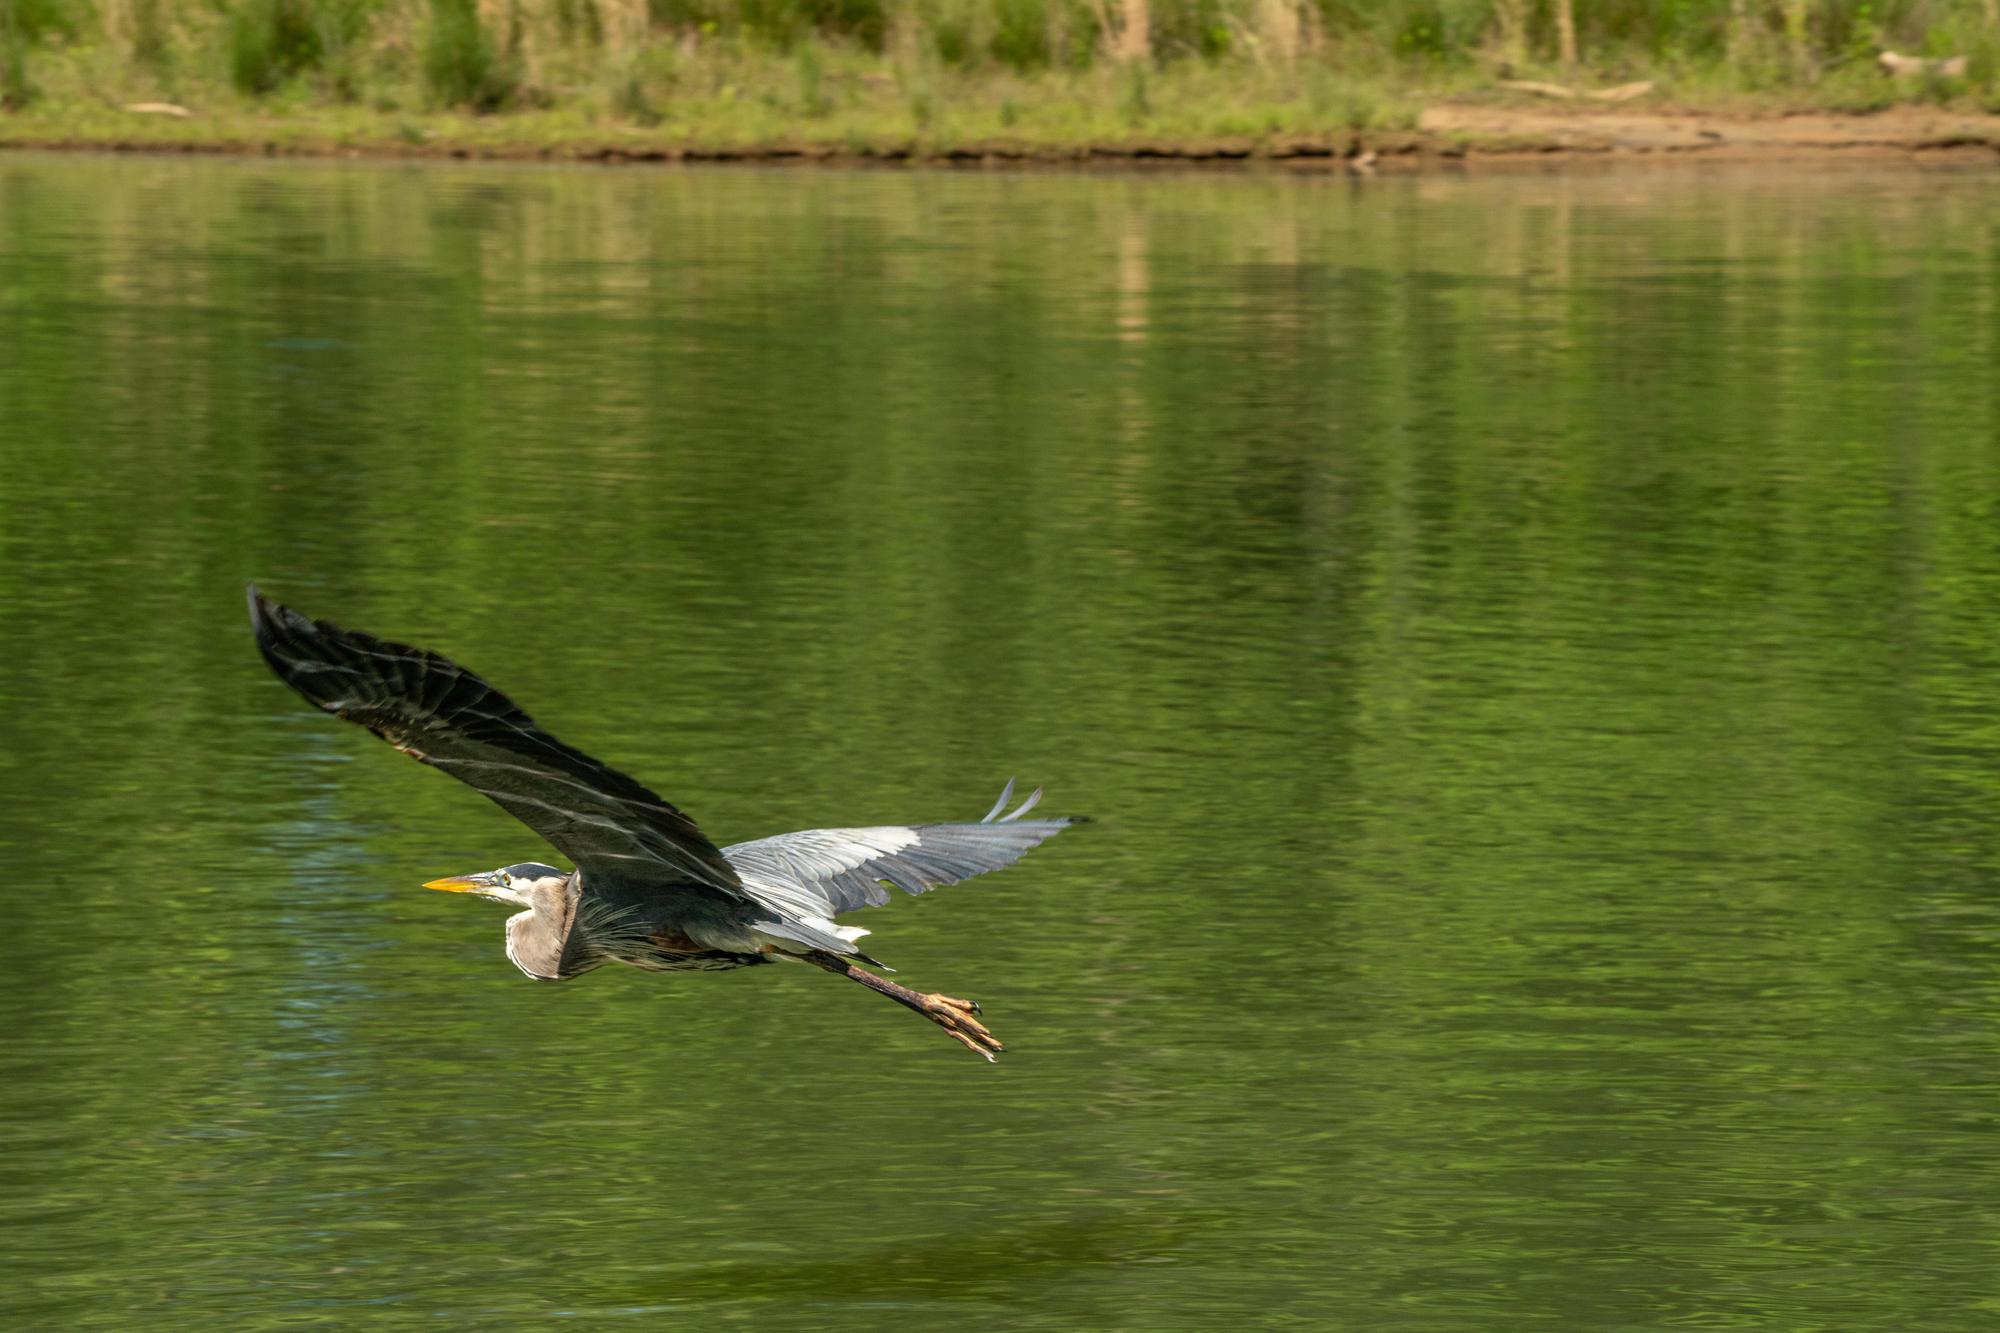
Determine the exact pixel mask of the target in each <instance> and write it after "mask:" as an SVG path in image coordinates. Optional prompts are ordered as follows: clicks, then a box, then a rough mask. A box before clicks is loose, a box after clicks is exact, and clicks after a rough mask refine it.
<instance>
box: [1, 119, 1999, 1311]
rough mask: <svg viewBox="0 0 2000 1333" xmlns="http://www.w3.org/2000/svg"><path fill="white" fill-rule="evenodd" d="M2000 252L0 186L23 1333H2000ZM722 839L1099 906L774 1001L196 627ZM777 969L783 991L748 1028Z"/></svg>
mask: <svg viewBox="0 0 2000 1333" xmlns="http://www.w3.org/2000/svg"><path fill="white" fill-rule="evenodd" d="M1996 203H2000V185H1996V183H1994V182H1993V181H1991V180H1990V179H1988V178H1984V177H1969V176H1956V175H1917V174H1898V175H1867V174H1855V175H1848V176H1841V177H1837V178H1833V179H1821V180H1813V179H1808V178H1787V177H1770V176H1763V177H1758V176H1721V177H1711V176H1702V175H1696V174H1694V173H1692V172H1689V173H1661V174H1658V175H1652V176H1644V177H1621V176H1603V177H1597V178H1577V177H1570V178H1550V179H1539V178H1537V179H1525V178H1524V179H1518V180H1494V181H1447V180H1428V181H1424V182H1421V183H1415V182H1398V181H1383V182H1368V183H1366V184H1364V185H1361V186H1359V187H1358V188H1357V187H1355V186H1352V185H1351V184H1350V183H1347V182H1329V181H1319V180H1290V179H1258V178H1239V177H1231V178H1209V177H1200V176H1171V177H1167V176H1162V177H1144V178H1140V177H1124V178H1101V179H1100V178H1081V177H1079V178H1069V177H1037V176H1006V177H984V176H981V177H957V176H940V175H927V176H903V175H893V174H859V173H857V174H835V173H824V174H822V173H797V174H787V173H757V172H726V171H721V172H706V173H694V172H689V173H651V172H641V171H632V172H625V173H596V172H583V171H532V170H520V171H503V170H477V171H473V170H467V171H453V170H440V169H436V168H422V169H417V168H380V167H368V168H336V167H321V166H310V167H309V166H283V167H273V166H267V165H259V164H239V163H181V162H165V161H110V160H94V159H59V158H32V157H8V158H6V159H4V160H0V458H4V461H5V469H4V473H0V643H4V644H5V645H6V652H5V653H4V654H0V706H4V709H5V713H4V716H5V718H6V730H5V733H4V736H5V744H4V745H0V782H4V784H5V786H4V790H5V793H6V796H7V800H6V801H5V802H4V803H0V842H4V851H5V855H6V858H7V861H8V863H9V865H10V868H11V871H12V873H11V875H10V876H9V878H10V881H11V888H10V890H9V898H8V919H7V925H6V927H5V929H4V930H0V1020H4V1023H5V1028H6V1031H7V1032H8V1040H7V1041H6V1042H5V1043H4V1044H3V1045H0V1182H4V1185H5V1188H4V1189H0V1254H4V1255H6V1256H7V1258H6V1267H7V1270H8V1271H7V1273H6V1276H7V1277H8V1279H9V1280H8V1282H7V1284H6V1288H5V1294H4V1295H0V1311H4V1312H7V1313H8V1314H9V1315H10V1317H11V1320H12V1321H13V1322H24V1323H29V1324H41V1325H49V1326H55V1325H61V1326H65V1327H86V1326H88V1327H105V1328H125V1327H133V1326H169V1325H181V1326H184V1325H186V1324H189V1323H193V1322H197V1321H201V1320H208V1321H211V1322H214V1321H221V1322H222V1323H224V1324H226V1325H227V1326H230V1327H276V1326H279V1325H292V1324H303V1325H307V1326H310V1325H312V1324H314V1323H325V1324H329V1325H339V1326H346V1325H350V1324H352V1323H354V1322H357V1321H361V1320H386V1321H397V1320H407V1321H412V1322H414V1321H417V1320H427V1321H430V1322H436V1321H438V1320H445V1321H448V1322H451V1323H453V1324H455V1325H457V1326H468V1327H479V1326H501V1325H508V1324H518V1323H521V1322H528V1321H545V1320H552V1319H554V1318H557V1317H573V1318H576V1319H580V1320H583V1321H584V1322H585V1323H599V1322H607V1321H609V1320H611V1319H613V1318H617V1317H632V1318H638V1319H641V1320H653V1321H658V1320H662V1319H666V1320H672V1319H675V1318H680V1319H685V1320H687V1321H689V1322H697V1323H706V1322H718V1321H730V1320H741V1321H744V1322H755V1323H757V1324H759V1325H760V1326H770V1327H792V1328H835V1327H840V1328H862V1329H868V1328H878V1327H882V1326H884V1325H886V1324H888V1323H890V1322H895V1323H898V1324H900V1325H902V1326H905V1327H935V1326H943V1325H945V1324H946V1323H949V1324H950V1325H951V1326H953V1327H954V1328H961V1329H967V1330H971V1329H984V1328H991V1329H1015V1328H1051V1329H1066V1328H1077V1327H1092V1328H1134V1329H1140V1328H1162V1327H1187V1328H1221V1327H1231V1326H1243V1325H1246V1324H1255V1325H1259V1326H1273V1327H1277V1326H1289V1325H1298V1326H1308V1327H1336V1328H1354V1329H1384V1328H1407V1329H1432V1328H1454V1329H1456V1328H1475V1329H1477V1328H1493V1327H1503V1326H1505V1327H1592V1328H1612V1327H1617V1328H1631V1327H1655V1326H1660V1327H1666V1326H1681V1325H1688V1326H1712V1327H1766V1326H1768V1327H1782V1328H1840V1329H1852V1328H1858V1327H1873V1328H1885V1329H1887V1328H1911V1327H1922V1328H1927V1329H1941V1328H1978V1327H1984V1326H1987V1325H1988V1324H1989V1323H1990V1321H1991V1320H1992V1319H1993V1317H1994V1313H1995V1310H1996V1309H1997V1308H2000V1280H1996V1278H1995V1277H1994V1273H1995V1271H1996V1265H1995V1263H1994V1260H1995V1257H1996V1256H1995V1240H1996V1235H2000V1232H1996V1225H1995V1224H1996V1214H2000V1181H1996V1177H1995V1167H1996V1164H2000V1163H1996V1148H1995V1138H1994V1131H1995V1125H1996V1119H1995V1114H1996V1113H1995V1111H1994V1106H1995V1099H1994V1093H1995V1090H1996V1087H1995V1085H1996V1082H2000V1079H1996V1077H1995V1073H1994V1068H1995V1060H1996V1057H2000V1029H1996V1020H1995V1004H1996V1000H2000V987H1996V984H1995V966H1996V962H2000V949H1997V948H1996V945H2000V906H1996V900H1995V893H1996V869H2000V867H1996V858H1995V856H1994V853H1993V851H1992V840H1991V831H1992V830H1993V829H1994V828H1995V827H1996V826H2000V781H1996V776H1997V775H2000V710H1996V708H1995V706H1994V701H1995V699H1996V698H2000V685H1996V683H1995V681H1996V675H1995V672H1994V670H1993V668H1994V667H1995V665H1996V664H2000V648H1996V646H1995V645H1996V644H2000V635H1997V634H1996V628H2000V542H1996V536H1995V534H1996V528H1995V521H1994V520H1995V511H1996V504H2000V431H1996V426H2000V397H1996V390H1995V384H1996V380H1995V378H1994V376H1993V374H1992V371H1991V368H1992V367H1993V366H1994V365H1995V364H1996V362H2000V356H1996V352H1997V351H2000V348H1996V343H2000V270H1996V267H1995V263H1994V255H1995V254H1996V253H2000V248H1996V244H1995V242H1996V228H2000V222H1996V218H2000V211H1996V209H1995V205H1996ZM252 576H254V577H258V578H260V579H262V580H264V581H265V582H266V583H267V584H268V585H269V586H270V587H271V588H272V589H273V590H274V591H275V592H277V593H279V594H280V595H282V596H285V597H286V598H287V599H289V600H293V601H295V602H297V603H298V604H300V605H302V606H304V607H306V608H308V609H310V610H313V611H315V612H318V613H320V614H326V615H330V616H333V617H335V618H338V619H342V620H344V621H347V622H349V623H353V624H357V625H361V626H364V627H367V628H370V629H373V630H376V631H378V632H382V633H388V634H393V635H397V636H400V637H406V638H410V639H414V640H416V641H419V642H422V643H425V644H428V645H432V646H436V647H439V648H442V649H445V650H447V651H450V652H451V653H453V654H454V655H456V656H459V657H461V658H462V659H463V660H466V661H468V662H470V663H472V664H473V665H475V666H476V667H478V668H479V669H481V670H483V671H485V672H487V673H488V674H490V675H492V676H494V677H495V678H497V679H498V680H499V681H500V683H501V684H502V685H503V686H504V687H505V688H506V689H508V690H509V691H510V692H512V693H514V694H516V695H517V696H518V697H520V698H521V699H522V700H524V701H525V702H526V703H527V705H528V706H529V707H530V708H531V709H532V710H533V711H534V712H535V713H536V714H537V716H538V717H540V718H541V719H542V720H543V721H544V722H545V723H547V724H549V725H550V726H551V727H552V728H554V729H555V730H557V731H558V732H559V733H560V734H562V735H563V736H564V737H565V738H567V739H569V740H571V741H573V742H575V743H577V744H579V745H581V746H583V747H585V748H587V749H590V750H592V751H593V752H596V753H598V754H601V755H603V756H604V757H606V758H608V759H610V760H612V761H614V762H617V763H620V764H622V765H624V766H626V767H629V768H631V769H632V770H633V771H635V772H636V773H638V774H640V775H642V776H643V777H645V778H647V779H648V780H649V781H651V782H653V783H654V784H655V785H656V786H658V787H659V788H660V789H661V790H663V791H664V792H666V793H667V794H669V795H670V796H671V797H672V798H674V799H676V800H677V801H679V802H681V803H682V804H684V805H685V806H686V807H687V808H689V809H690V811H691V812H693V813H694V814H695V815H696V816H697V817H699V818H700V819H701V820H702V821H703V822H704V824H705V826H706V827H707V828H708V829H709V830H710V831H711V832H712V833H713V834H715V836H717V837H718V839H720V840H724V841H732V840H737V839H740V838H745V837H752V836H757V835H759V834H762V833H766V832H771V831H776V830H780V829H785V828H793V827H801V826H808V825H812V824H820V823H829V822H834V823H854V822H871V821H881V820H903V819H922V818H940V817H943V818H949V817H960V816H969V815H977V814H978V813H980V812H981V811H983V810H984V809H985V806H986V804H987V803H988V802H989V801H990V800H991V797H992V795H993V793H994V791H996V790H997V788H998V786H999V784H1000V782H1001V781H1002V780H1004V779H1005V778H1006V777H1007V776H1008V775H1009V774H1010V773H1018V774H1020V775H1021V776H1023V777H1024V778H1027V779H1030V780H1032V781H1036V782H1043V783H1046V784H1048V785H1049V787H1050V790H1051V793H1052V794H1051V797H1050V808H1051V809H1054V810H1058V811H1088V812H1091V813H1094V814H1096V815H1098V816H1099V817H1100V823H1099V824H1098V825H1097V826H1095V827H1093V828H1091V829H1089V830H1087V831H1085V832H1082V833H1079V834H1074V835H1070V836H1067V837H1065V838H1063V839H1061V840H1059V841H1058V842H1057V843H1055V844H1053V845H1051V846H1050V847H1048V848H1045V849H1043V850H1042V851H1040V852H1038V853H1036V854H1035V856H1033V857H1031V858H1030V859H1029V861H1028V862H1026V863H1025V864H1024V865H1023V866H1021V867H1020V868H1019V869H1017V870H1014V871H1010V872H1009V873H1007V874H1006V875H1004V876H1002V877H998V878H995V879H993V880H991V881H982V882H978V883H975V884H973V885H968V886H965V887H963V888H959V889H955V890H950V891H947V892H945V893H941V894H939V895H936V896H935V897H932V898H926V899H924V900H922V901H914V902H913V901H899V902H898V903H897V904H896V905H895V906H893V907H891V908H888V909H884V910H881V911H878V912H875V913H873V914H871V916H870V917H867V918H864V919H863V920H864V924H867V925H869V926H871V927H872V928H874V929H875V930H876V931H877V934H876V936H875V937H874V939H873V940H871V946H873V947H875V948H876V949H877V951H878V952H879V953H880V954H881V955H882V956H883V957H885V958H886V959H888V961H890V962H891V963H893V964H895V965H896V966H897V967H899V968H900V969H902V971H903V973H904V976H905V979H908V980H912V981H914V982H915V983H917V984H920V985H924V986H935V987H941V988H944V989H948V990H953V991H956V992H958V993H963V994H973V995H977V996H978V997H979V998H980V999H981V1000H982V1001H983V1002H985V1004H986V1005H987V1008H988V1013H989V1015H990V1016H991V1017H992V1019H993V1023H994V1027H995V1029H996V1031H998V1032H999V1033H1000V1034H1001V1035H1002V1036H1003V1037H1004V1038H1006V1040H1007V1041H1008V1042H1009V1044H1010V1054H1009V1056H1008V1057H1007V1058H1006V1060H1005V1061H1004V1062H1003V1063H1002V1064H1001V1065H1000V1066H999V1067H998V1068H995V1069H986V1068H983V1067H980V1066H979V1064H978V1062H977V1061H974V1060H972V1059H970V1058H969V1057H966V1056H965V1055H964V1053H963V1052H961V1051H958V1050H957V1049H956V1048H954V1047H952V1046H951V1045H950V1044H949V1043H947V1042H945V1041H944V1040H943V1039H942V1038H940V1037H939V1036H938V1035H937V1034H936V1033H935V1032H933V1031H931V1030H930V1029H929V1028H928V1027H927V1026H926V1025H924V1024H922V1023H920V1022H917V1021H916V1020H914V1019H912V1018H910V1016H909V1015H907V1014H904V1013H902V1012H901V1011H900V1010H897V1009H895V1008H894V1007H893V1006H890V1005H886V1004H883V1003H881V1002H880V1001H878V1000H876V999H874V998H872V997H869V996H867V995H865V994H863V993H861V992H860V991H859V989H858V988H853V987H842V986H840V985H838V984H837V983H835V982H833V981H832V979H830V978H827V977H824V976H821V975H819V974H806V973H805V970H804V969H796V970H781V969H764V970H760V971H757V972H750V973H743V974H732V975H727V976H719V977H701V976H695V977H667V978H658V977H647V976H642V975H640V974H637V973H629V972H621V973H617V974H611V973H601V974H597V975H594V976H592V977H589V978H587V979H585V980H582V981H579V982H577V983H574V984H572V985H568V986H561V987H543V986H534V985H531V984H529V983H527V982H525V981H523V980H522V979H521V978H520V977H519V976H518V975H517V974H516V973H515V972H514V970H513V969H512V968H511V967H510V966H509V965H508V964H507V963H506V961H505V959H504V958H503V957H502V956H501V950H500V936H499V925H500V920H501V916H502V914H501V913H499V912H497V911H486V910H482V908H481V906H480V905H478V904H473V903H467V902H462V901H456V900H452V899H447V898H445V897H444V896H442V895H434V894H423V893H420V892H417V891H416V885H417V884H418V883H420V882H421V881H422V880H424V879H427V878H431V877H433V876H435V875H437V874H441V873H448V872H457V871H464V870H468V869H473V868H477V867H482V866H488V865H495V864H501V863H503V862H505V861H509V860H516V859H522V858H525V857H530V856H535V855H539V854H540V852H539V849H538V847H537V845H536V844H535V842H534V840H533V839H532V837H531V835H528V834H526V833H525V832H524V831H523V830H521V829H519V828H518V827H517V826H515V825H513V824H511V823H510V822H509V821H508V820H507V819H506V818H505V817H504V816H503V815H501V814H499V813H498V812H497V811H495V810H493V809H491V808H489V807H487V806H486V805H485V804H484V803H483V802H480V801H479V800H478V799H477V798H475V797H473V796H471V795H470V794H469V793H467V792H465V791H464V790H463V789H462V788H459V787H457V786H456V785H455V784H453V783H450V782H446V781H444V780H443V779H441V778H439V777H438V776H437V775H435V774H432V773H428V772H425V771H423V770H422V769H421V768H420V767H419V766H417V765H414V764H409V763H407V762H405V761H402V760H400V759H398V758H397V757H396V756H395V755H393V754H392V753H391V752H389V751H388V750H386V748H384V747H381V746H380V745H377V744H376V743H374V742H372V741H371V740H369V739H368V738H367V737H366V736H364V735H361V734H360V733H359V732H356V731H353V730H352V729H344V728H340V727H338V726H335V725H334V724H332V723H331V722H328V721H326V720H325V719H322V718H320V717H317V716H315V715H312V714H311V713H310V712H309V711H307V710H305V709H304V708H303V707H302V706H301V705H299V704H298V702H297V701H296V700H295V699H294V698H293V697H292V696H290V695H289V694H288V693H286V692H285V691H284V690H283V688H282V687H281V686H279V685H277V684H276V683H275V682H274V681H272V680H271V679H270V678H269V677H268V675H267V674H266V673H265V672H264V670H263V667H262V665H261V664H260V663H259V662H258V661H257V659H256V656H255V654H254V653H253V652H252V651H251V650H250V647H249V643H248V639H247V635H246V632H245V629H244V626H243V624H242V612H241V606H240V591H239V590H240V586H241V582H242V580H243V579H244V578H246V577H252ZM772 973H777V975H771V974H772Z"/></svg>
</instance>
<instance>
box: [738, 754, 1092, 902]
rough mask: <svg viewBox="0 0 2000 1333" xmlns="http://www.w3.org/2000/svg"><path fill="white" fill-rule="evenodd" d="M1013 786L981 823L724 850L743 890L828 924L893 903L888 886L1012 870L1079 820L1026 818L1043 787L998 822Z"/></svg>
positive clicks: (763, 842) (821, 834)
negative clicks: (824, 919)
mask: <svg viewBox="0 0 2000 1333" xmlns="http://www.w3.org/2000/svg"><path fill="white" fill-rule="evenodd" d="M1013 794H1014V784H1013V783H1012V782H1009V783H1008V784H1007V789H1006V790H1005V791H1003V792H1002V793H1000V800H999V802H998V803H997V804H996V805H995V806H994V807H993V809H992V810H991V811H989V812H988V813H987V815H986V818H985V819H984V820H982V821H981V822H979V823H977V824H911V825H907V826H900V825H889V826H883V827H879V828H822V829H807V830H805V831H803V832H800V833H781V834H779V835H778V836H777V837H775V838H759V839H758V840H757V841H755V842H742V843H738V844H736V845H735V846H734V847H728V848H724V849H723V853H722V854H723V855H724V856H726V857H728V858H729V860H730V863H731V864H732V865H734V866H735V867H736V869H737V870H738V872H740V873H741V875H742V877H743V884H744V888H745V890H746V891H747V892H748V893H749V894H750V896H751V897H753V898H755V899H757V900H758V901H759V902H762V903H764V904H765V905H766V906H768V907H773V908H776V909H778V910H780V911H783V912H784V913H786V914H787V915H789V916H791V917H793V918H794V919H797V918H800V917H831V916H833V915H834V914H836V913H839V912H851V911H853V910H854V909H855V908H857V907H867V906H870V905H879V904H881V903H886V902H888V901H889V891H888V890H887V889H885V888H884V887H882V886H883V883H884V882H887V883H889V884H893V885H895V886H896V887H897V888H899V889H901V890H903V892H905V893H923V892H924V891H925V890H927V889H934V888H936V887H937V886H938V885H940V884H956V883H958V882H959V881H960V880H962V879H970V878H972V877H973V876H974V875H983V874H985V873H986V872H987V871H989V870H998V869H1000V868H1001V867H1002V866H1009V865H1012V864H1014V862H1016V861H1018V860H1020V859H1021V858H1022V856H1024V855H1026V854H1027V851H1028V849H1029V848H1030V847H1033V846H1035V845H1036V844H1037V843H1040V842H1043V841H1045V840H1047V839H1049V838H1053V837H1054V836H1055V835H1056V834H1058V833H1060V832H1062V831H1063V830H1064V829H1066V828H1068V827H1069V826H1070V825H1071V824H1077V823H1081V822H1082V821H1081V820H1078V819H1022V818H1021V816H1022V815H1025V814H1026V813H1028V811H1029V810H1031V809H1033V808H1034V805H1035V803H1036V802H1037V801H1039V800H1041V798H1042V793H1041V789H1040V788H1036V790H1035V792H1034V794H1033V795H1031V796H1029V797H1028V799H1027V800H1025V801H1023V802H1022V803H1021V805H1020V808H1019V809H1017V810H1015V811H1014V813H1012V814H1010V815H1006V816H1004V817H1003V816H1001V815H1000V812H1001V810H1003V809H1005V808H1006V805H1007V802H1008V801H1009V800H1010V799H1011V798H1012V797H1013Z"/></svg>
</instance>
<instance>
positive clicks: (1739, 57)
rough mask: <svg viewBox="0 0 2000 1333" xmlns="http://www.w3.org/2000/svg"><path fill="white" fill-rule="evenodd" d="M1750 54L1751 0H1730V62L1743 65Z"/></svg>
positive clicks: (1738, 65)
mask: <svg viewBox="0 0 2000 1333" xmlns="http://www.w3.org/2000/svg"><path fill="white" fill-rule="evenodd" d="M1749 55H1750V0H1729V63H1730V64H1732V65H1735V66H1737V67H1738V68H1739V69H1740V68H1741V67H1742V65H1743V62H1744V61H1745V60H1747V59H1748V58H1749Z"/></svg>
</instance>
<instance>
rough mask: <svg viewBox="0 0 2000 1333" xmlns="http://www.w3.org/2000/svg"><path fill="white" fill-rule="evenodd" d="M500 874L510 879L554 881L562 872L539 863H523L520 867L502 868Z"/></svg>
mask: <svg viewBox="0 0 2000 1333" xmlns="http://www.w3.org/2000/svg"><path fill="white" fill-rule="evenodd" d="M500 873H501V874H503V875H505V876H507V878H509V879H552V878H559V877H561V875H562V871H560V870H557V869H556V868H555V867H554V866H545V865H543V864H542V863H541V862H539V861H522V862H521V863H520V864H518V865H511V866H502V867H501V869H500Z"/></svg>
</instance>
